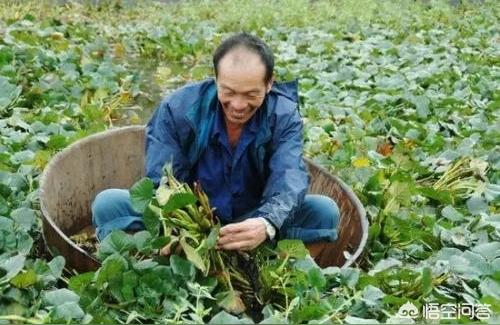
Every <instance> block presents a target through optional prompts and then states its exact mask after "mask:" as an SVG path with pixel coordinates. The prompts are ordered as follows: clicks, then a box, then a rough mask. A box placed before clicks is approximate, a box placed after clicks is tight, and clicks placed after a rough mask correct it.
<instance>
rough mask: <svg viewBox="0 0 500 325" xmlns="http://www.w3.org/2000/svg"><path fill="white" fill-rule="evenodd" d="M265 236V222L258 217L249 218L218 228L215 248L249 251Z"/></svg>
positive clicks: (263, 239)
mask: <svg viewBox="0 0 500 325" xmlns="http://www.w3.org/2000/svg"><path fill="white" fill-rule="evenodd" d="M266 238H267V233H266V223H265V222H264V221H263V220H262V219H260V218H250V219H247V220H245V221H242V222H238V223H232V224H229V225H226V226H224V227H222V228H221V229H220V233H219V241H218V242H217V248H219V249H225V250H244V251H249V250H252V249H254V248H256V247H257V246H259V245H260V244H262V243H263V242H264V241H265V240H266Z"/></svg>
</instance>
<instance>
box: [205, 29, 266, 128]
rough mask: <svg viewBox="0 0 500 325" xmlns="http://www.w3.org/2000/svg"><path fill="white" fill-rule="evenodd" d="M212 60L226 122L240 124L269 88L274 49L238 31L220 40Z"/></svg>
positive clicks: (252, 111) (241, 124)
mask: <svg viewBox="0 0 500 325" xmlns="http://www.w3.org/2000/svg"><path fill="white" fill-rule="evenodd" d="M213 63H214V69H215V77H216V80H217V95H218V97H219V101H220V103H221V105H222V108H223V110H224V115H225V118H226V123H229V124H230V125H231V126H243V125H244V124H245V123H246V122H247V121H248V120H250V118H251V117H252V116H253V114H255V112H256V111H257V109H258V108H259V107H260V106H261V105H262V103H263V101H264V99H265V96H266V94H267V93H268V92H269V91H270V90H271V86H272V84H273V69H274V58H273V53H272V51H271V50H270V49H269V47H268V46H267V45H266V44H265V43H264V42H263V41H262V40H260V39H259V38H257V37H255V36H252V35H250V34H247V33H241V34H236V35H233V36H231V37H229V38H228V39H226V40H225V41H224V42H222V44H221V45H220V46H219V47H218V48H217V49H216V50H215V53H214V57H213Z"/></svg>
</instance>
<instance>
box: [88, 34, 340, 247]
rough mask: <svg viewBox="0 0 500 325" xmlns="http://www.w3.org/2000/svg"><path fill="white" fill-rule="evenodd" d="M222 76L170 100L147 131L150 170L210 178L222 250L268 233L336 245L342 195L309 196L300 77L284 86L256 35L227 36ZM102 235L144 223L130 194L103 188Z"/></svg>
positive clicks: (217, 65) (96, 207) (98, 202)
mask: <svg viewBox="0 0 500 325" xmlns="http://www.w3.org/2000/svg"><path fill="white" fill-rule="evenodd" d="M213 64H214V70H215V80H213V79H210V80H206V81H202V82H199V83H195V84H190V85H187V86H185V87H183V88H181V89H179V90H177V91H175V92H174V93H173V94H171V95H170V96H169V97H167V98H166V99H165V100H164V101H163V102H162V103H161V104H160V106H159V107H158V109H157V110H156V111H155V113H154V115H153V116H152V118H151V120H150V121H149V122H148V124H147V127H146V174H147V176H148V177H150V178H152V179H153V181H154V182H155V183H156V184H158V183H159V181H160V178H161V176H162V174H161V171H162V167H163V166H164V165H165V163H171V164H172V166H173V172H174V176H175V177H176V178H177V179H179V180H181V181H184V182H188V183H189V184H192V183H193V182H195V181H198V182H200V184H201V186H202V188H203V190H204V191H205V192H206V193H207V195H208V197H209V200H210V203H211V205H212V206H213V207H215V208H216V215H217V216H218V217H219V219H220V220H221V222H222V224H224V226H223V227H222V228H221V230H220V237H219V240H218V247H219V248H220V249H225V250H252V249H254V248H255V247H257V246H258V245H260V244H261V243H263V242H264V241H265V240H266V239H274V238H275V237H278V238H280V239H282V238H289V239H302V240H303V241H304V242H306V243H310V242H317V241H334V240H335V239H336V238H337V232H336V227H337V223H338V219H339V211H338V208H337V206H336V204H335V202H334V201H333V200H331V199H330V198H328V197H326V196H321V195H306V194H305V193H306V191H307V187H308V175H307V171H306V169H305V165H304V162H303V160H302V154H303V144H302V142H303V138H302V121H301V118H300V115H299V111H298V94H297V83H296V82H290V83H275V82H274V77H273V69H274V59H273V54H272V52H271V50H270V49H269V48H268V46H267V45H266V44H265V43H264V42H263V41H262V40H260V39H258V38H257V37H255V36H252V35H249V34H246V33H241V34H236V35H233V36H231V37H229V38H228V39H226V40H225V41H224V42H223V43H222V44H221V45H220V46H219V47H218V48H217V50H216V51H215V53H214V56H213ZM92 212H93V222H94V225H95V226H96V229H97V235H98V237H99V239H103V238H104V237H105V236H106V235H107V234H109V232H111V231H112V230H113V229H128V230H138V229H143V224H142V219H141V218H142V216H141V215H139V214H138V213H137V212H135V211H134V210H133V209H132V207H131V205H130V202H129V194H128V191H127V190H120V189H110V190H106V191H103V192H101V193H99V194H98V195H97V197H96V199H95V201H94V202H93V206H92Z"/></svg>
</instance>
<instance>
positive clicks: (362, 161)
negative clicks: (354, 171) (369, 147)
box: [352, 157, 370, 168]
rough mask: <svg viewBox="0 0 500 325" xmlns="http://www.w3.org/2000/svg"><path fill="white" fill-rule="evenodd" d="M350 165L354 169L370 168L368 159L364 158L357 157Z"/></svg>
mask: <svg viewBox="0 0 500 325" xmlns="http://www.w3.org/2000/svg"><path fill="white" fill-rule="evenodd" d="M352 165H353V166H354V167H356V168H361V167H368V166H370V159H368V158H366V157H359V158H356V159H354V160H353V161H352Z"/></svg>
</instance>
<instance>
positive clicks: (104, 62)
mask: <svg viewBox="0 0 500 325" xmlns="http://www.w3.org/2000/svg"><path fill="white" fill-rule="evenodd" d="M84 3H85V2H84ZM350 3H351V2H348V1H346V2H341V1H339V2H336V3H330V2H327V1H306V0H297V1H292V0H288V1H286V0H282V1H274V2H272V3H268V2H267V1H252V2H247V1H242V0H235V1H222V0H219V1H204V2H201V3H196V4H194V3H193V4H191V3H189V2H181V3H179V4H169V5H166V6H165V5H161V4H158V3H149V2H140V4H134V3H133V2H132V1H118V0H115V1H111V0H110V1H98V5H95V4H93V5H90V4H75V3H67V4H64V5H55V4H54V3H52V2H50V1H47V2H44V1H33V2H29V1H23V2H22V3H20V2H17V1H3V2H2V3H1V4H0V322H4V321H6V322H8V321H19V322H23V323H44V322H65V321H72V322H82V323H86V322H93V323H98V322H118V321H119V322H173V321H183V322H191V321H193V322H208V321H212V322H215V323H237V322H241V323H250V322H252V320H250V319H249V318H248V317H246V316H241V315H240V316H233V315H230V314H227V313H226V312H225V311H220V308H219V309H217V308H216V307H215V306H213V303H212V300H213V298H214V297H212V296H211V291H212V289H213V288H214V287H215V285H216V280H215V279H213V278H206V279H203V280H202V278H203V277H202V276H201V275H202V273H201V271H200V270H199V268H196V267H195V266H194V265H193V264H192V263H190V262H189V261H188V260H185V259H182V258H181V257H177V256H175V257H172V258H171V260H170V262H171V263H170V265H169V266H168V267H167V266H165V265H163V264H162V263H161V261H159V262H156V261H149V260H141V261H138V260H137V259H135V260H134V258H136V257H137V256H136V257H134V255H131V254H130V252H134V254H135V253H138V252H139V253H141V254H143V253H144V254H146V253H148V254H149V253H151V252H152V250H154V248H156V247H159V246H160V244H161V242H151V240H150V235H149V234H148V232H141V233H137V234H135V235H130V234H125V233H115V234H114V235H113V236H110V237H109V239H108V240H106V241H105V243H103V247H102V249H101V251H100V255H101V257H102V258H103V259H104V263H103V266H102V267H101V269H100V270H98V271H97V272H95V273H86V274H79V275H76V276H69V275H63V269H64V264H65V262H64V258H62V257H60V256H59V257H54V258H52V257H47V256H46V255H45V254H43V250H42V249H41V248H42V247H43V245H40V244H41V241H40V239H41V235H40V224H41V223H40V211H39V203H38V194H37V189H38V179H39V176H40V173H41V172H42V171H43V168H44V167H45V165H46V163H47V162H48V160H49V159H50V158H51V157H52V156H53V155H54V154H55V153H57V152H58V151H60V150H62V149H63V148H64V147H66V146H67V145H68V144H70V143H71V142H73V141H75V140H77V139H79V138H81V137H83V136H86V135H88V134H92V133H95V132H97V131H101V130H104V129H106V128H108V127H111V126H116V125H124V124H136V123H142V122H143V121H144V120H145V119H146V118H147V117H148V115H149V114H150V113H151V110H152V108H154V107H155V106H156V105H157V104H158V103H159V100H160V98H161V96H162V95H163V93H164V92H170V91H171V90H173V89H175V88H176V87H177V86H180V85H182V84H184V83H186V82H189V81H192V80H199V79H203V78H205V77H208V76H210V75H211V65H210V64H211V52H212V51H213V49H214V48H215V47H216V46H217V44H219V42H220V40H221V39H222V38H224V37H225V36H226V35H228V34H229V33H231V32H234V31H239V30H247V31H251V32H254V33H256V34H257V35H259V36H260V37H262V38H263V39H264V40H265V41H267V42H268V43H269V44H270V45H271V46H272V47H273V49H274V50H275V55H276V59H277V69H276V73H277V78H278V79H279V80H289V79H295V78H299V81H300V88H301V96H300V101H301V108H300V109H301V114H302V116H303V118H304V121H305V138H306V142H305V147H306V154H307V155H308V156H310V157H313V158H314V159H315V160H316V161H318V162H320V163H321V164H322V165H324V166H325V167H327V168H328V169H330V170H331V171H332V172H334V173H336V174H337V175H339V176H340V177H342V178H343V179H344V180H345V181H346V182H347V183H348V184H349V185H350V186H351V187H352V188H353V189H354V190H355V192H356V193H357V194H358V196H359V197H360V198H361V200H362V202H363V204H364V205H365V207H366V209H367V212H368V216H369V219H370V233H369V243H368V245H367V248H366V253H365V255H364V256H363V259H362V261H361V262H360V265H359V266H358V267H356V268H348V269H339V268H328V269H325V270H322V271H319V270H318V269H317V268H314V267H312V266H311V265H309V264H308V263H307V262H304V261H303V262H299V261H298V262H297V263H298V265H296V266H295V267H297V268H300V269H301V270H308V271H307V272H305V273H304V272H299V273H300V274H306V275H307V276H306V277H305V278H304V277H303V278H299V275H297V274H299V273H297V274H295V273H294V272H292V271H290V272H288V273H286V274H280V276H279V277H277V278H279V279H281V280H282V281H287V282H286V285H287V286H291V287H290V288H288V289H290V290H294V292H295V294H296V298H294V299H293V300H290V301H286V302H285V307H284V308H283V307H282V305H281V307H280V306H273V305H272V304H269V305H268V306H266V307H265V308H264V310H263V315H262V317H263V318H265V319H266V321H267V322H269V323H280V322H285V321H288V322H304V323H305V322H308V321H314V322H316V323H328V322H347V323H362V322H369V323H374V322H377V321H379V322H399V321H402V320H401V319H400V318H398V316H397V312H398V309H399V307H400V306H402V305H403V304H405V303H407V302H411V303H412V304H414V305H415V306H417V307H418V308H420V310H421V307H422V306H423V305H424V304H426V303H440V304H444V303H472V304H479V303H482V304H489V305H490V309H491V311H492V318H491V319H490V320H489V321H490V322H499V321H500V319H499V314H500V214H499V200H500V199H499V196H500V185H499V183H500V172H499V169H500V149H499V144H500V127H499V126H500V114H499V112H500V109H499V108H500V92H499V89H500V82H499V80H500V78H499V77H500V68H499V66H500V65H499V57H500V46H499V44H500V43H499V41H500V39H499V36H498V35H499V33H498V28H499V26H498V21H499V9H500V8H499V6H498V4H496V2H495V1H485V2H478V3H465V4H461V5H458V6H453V5H450V4H449V3H448V2H439V1H436V2H434V1H422V2H413V1H411V2H408V3H406V2H393V1H391V2H387V1H368V0H366V1H357V2H352V4H350ZM306 8H307V10H306ZM110 256H111V258H110ZM300 263H302V264H303V265H302V264H300ZM269 276H270V277H273V275H272V274H271V273H270V275H269ZM294 276H295V278H294ZM300 276H302V275H300ZM287 277H288V278H287ZM166 278H168V280H167V279H166ZM158 279H166V280H165V281H163V282H162V281H158ZM284 287H285V285H284ZM305 288H307V290H305ZM288 289H287V290H288ZM406 321H409V320H408V319H407V320H406ZM461 321H462V322H471V321H472V320H471V319H470V318H468V317H467V316H462V319H461ZM442 322H446V321H445V320H443V321H442Z"/></svg>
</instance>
